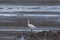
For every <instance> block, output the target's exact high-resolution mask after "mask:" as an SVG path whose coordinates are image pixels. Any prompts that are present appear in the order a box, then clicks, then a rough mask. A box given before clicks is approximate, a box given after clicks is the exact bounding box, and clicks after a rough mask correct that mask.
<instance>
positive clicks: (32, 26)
mask: <svg viewBox="0 0 60 40" xmlns="http://www.w3.org/2000/svg"><path fill="white" fill-rule="evenodd" d="M27 25H28V27H29V28H31V31H32V29H34V28H36V26H35V25H33V24H30V20H29V19H28V23H27Z"/></svg>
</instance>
